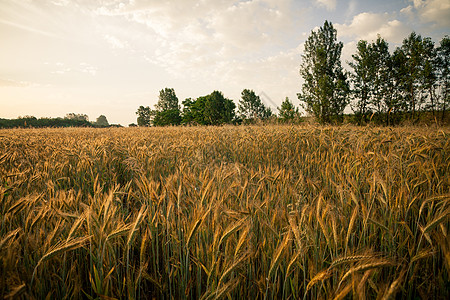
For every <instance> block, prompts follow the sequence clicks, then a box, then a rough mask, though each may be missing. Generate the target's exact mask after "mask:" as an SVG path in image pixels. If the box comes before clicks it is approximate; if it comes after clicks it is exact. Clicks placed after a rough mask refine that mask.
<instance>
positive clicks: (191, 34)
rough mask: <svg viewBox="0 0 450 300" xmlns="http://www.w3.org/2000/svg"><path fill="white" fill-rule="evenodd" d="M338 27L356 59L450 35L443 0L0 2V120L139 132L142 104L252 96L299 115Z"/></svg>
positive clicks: (448, 3)
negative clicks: (307, 53) (308, 79)
mask: <svg viewBox="0 0 450 300" xmlns="http://www.w3.org/2000/svg"><path fill="white" fill-rule="evenodd" d="M325 20H328V21H331V22H332V23H333V25H334V26H335V28H336V29H337V30H338V38H339V40H341V41H342V42H344V45H345V46H344V49H343V53H342V60H343V62H344V66H346V64H345V62H346V61H349V60H350V59H351V54H353V53H354V51H355V45H356V43H357V41H358V40H360V39H365V40H368V41H372V40H374V39H376V36H377V34H380V35H381V36H382V37H383V38H385V39H386V40H387V41H388V42H389V44H390V46H391V49H394V48H395V46H397V45H399V44H400V43H401V42H402V40H403V39H404V38H405V37H406V36H407V35H408V34H409V33H411V32H412V31H416V32H417V33H419V34H421V35H422V36H429V37H431V38H432V39H433V41H435V42H436V43H437V42H439V41H440V40H441V39H442V37H443V36H444V35H446V34H447V35H448V34H450V0H429V1H421V0H414V1H409V0H400V1H390V0H378V1H373V0H367V1H365V0H364V1H356V0H250V1H230V0H199V1H193V0H170V1H168V0H128V1H126V0H77V1H69V0H0V118H16V117H18V116H24V115H33V116H36V117H63V116H65V115H66V113H69V112H74V113H83V114H87V115H88V116H89V118H90V120H91V121H95V120H96V118H97V117H98V116H99V115H101V114H103V115H105V116H106V117H107V119H108V121H109V122H110V123H119V124H122V125H128V124H130V123H136V114H135V112H136V110H137V108H138V107H139V106H140V105H144V106H151V107H152V108H153V106H154V104H156V102H157V101H158V95H159V91H160V90H161V89H163V88H165V87H171V88H174V89H175V92H176V94H177V96H178V98H179V100H180V104H181V101H183V100H184V99H185V98H188V97H191V98H197V97H199V96H204V95H207V94H209V93H211V92H212V91H213V90H220V91H222V92H223V93H224V95H225V96H226V97H228V98H230V99H233V100H234V101H235V103H238V101H239V98H240V93H241V92H242V90H243V89H245V88H247V89H253V90H254V91H255V92H256V93H257V94H260V95H261V96H262V99H263V101H265V103H266V104H268V105H271V106H272V107H273V108H274V109H275V108H276V106H279V105H280V104H281V102H282V101H283V100H284V99H285V97H289V98H290V99H291V101H293V102H294V104H295V105H297V106H298V105H299V101H298V99H297V97H296V93H297V92H299V91H300V88H301V83H302V80H301V77H300V76H299V72H298V71H299V65H300V63H301V54H302V51H303V45H304V42H305V40H306V39H307V37H308V36H309V34H310V33H311V30H313V29H317V28H318V27H319V26H322V25H323V23H324V21H325Z"/></svg>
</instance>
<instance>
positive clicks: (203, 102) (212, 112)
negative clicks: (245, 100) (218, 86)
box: [183, 91, 236, 125]
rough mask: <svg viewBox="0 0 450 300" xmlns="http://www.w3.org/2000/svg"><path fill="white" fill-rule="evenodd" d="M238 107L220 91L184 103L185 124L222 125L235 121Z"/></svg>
mask: <svg viewBox="0 0 450 300" xmlns="http://www.w3.org/2000/svg"><path fill="white" fill-rule="evenodd" d="M235 108H236V105H235V104H234V102H233V101H232V100H230V99H227V98H225V97H224V96H223V94H222V93H221V92H219V91H214V92H212V93H211V94H209V95H206V96H202V97H199V98H197V99H196V100H192V99H191V98H188V99H186V100H184V101H183V124H199V125H221V124H224V123H231V122H232V121H234V119H235Z"/></svg>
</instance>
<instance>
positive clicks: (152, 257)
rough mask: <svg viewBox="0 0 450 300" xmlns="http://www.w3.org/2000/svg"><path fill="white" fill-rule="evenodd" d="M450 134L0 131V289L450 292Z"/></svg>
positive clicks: (150, 295) (371, 295) (221, 294)
mask: <svg viewBox="0 0 450 300" xmlns="http://www.w3.org/2000/svg"><path fill="white" fill-rule="evenodd" d="M449 136H450V129H449V128H448V127H447V128H416V127H402V128H392V129H391V128H362V127H350V126H342V127H316V126H303V127H302V126H275V125H272V126H248V127H244V126H241V127H232V126H225V127H191V128H187V127H178V128H146V129H142V128H134V129H132V128H122V129H16V130H0V211H1V214H0V298H5V297H7V296H15V297H17V296H19V295H20V296H21V297H23V298H26V299H28V298H31V297H34V298H36V299H44V298H46V297H49V299H63V298H65V297H66V298H70V299H72V298H74V299H80V298H86V296H88V298H92V299H110V298H108V297H111V298H130V299H164V298H165V299H169V298H175V299H183V298H188V299H200V298H201V299H215V298H231V299H262V298H267V299H288V298H289V299H301V298H304V297H306V298H307V299H317V298H327V299H329V298H337V299H342V298H344V297H346V296H347V297H349V296H350V297H352V298H358V297H359V298H360V299H364V298H367V299H375V298H379V299H381V298H382V299H389V298H394V297H398V298H415V299H417V298H422V299H433V298H437V299H448V298H449V297H450V295H449V291H450V286H449V271H450V237H449V232H448V227H449V226H448V225H449V222H450V221H449V215H450V185H449V184H450V182H449V181H450V139H449Z"/></svg>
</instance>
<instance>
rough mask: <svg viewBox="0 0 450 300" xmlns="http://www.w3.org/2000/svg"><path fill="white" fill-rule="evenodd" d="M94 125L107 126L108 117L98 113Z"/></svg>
mask: <svg viewBox="0 0 450 300" xmlns="http://www.w3.org/2000/svg"><path fill="white" fill-rule="evenodd" d="M95 125H97V126H101V127H108V126H109V123H108V119H106V117H105V116H104V115H100V116H99V117H98V118H97V120H96V121H95Z"/></svg>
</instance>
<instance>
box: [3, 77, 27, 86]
mask: <svg viewBox="0 0 450 300" xmlns="http://www.w3.org/2000/svg"><path fill="white" fill-rule="evenodd" d="M31 85H32V84H31V83H29V82H25V81H17V80H11V79H1V78H0V87H28V86H31Z"/></svg>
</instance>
